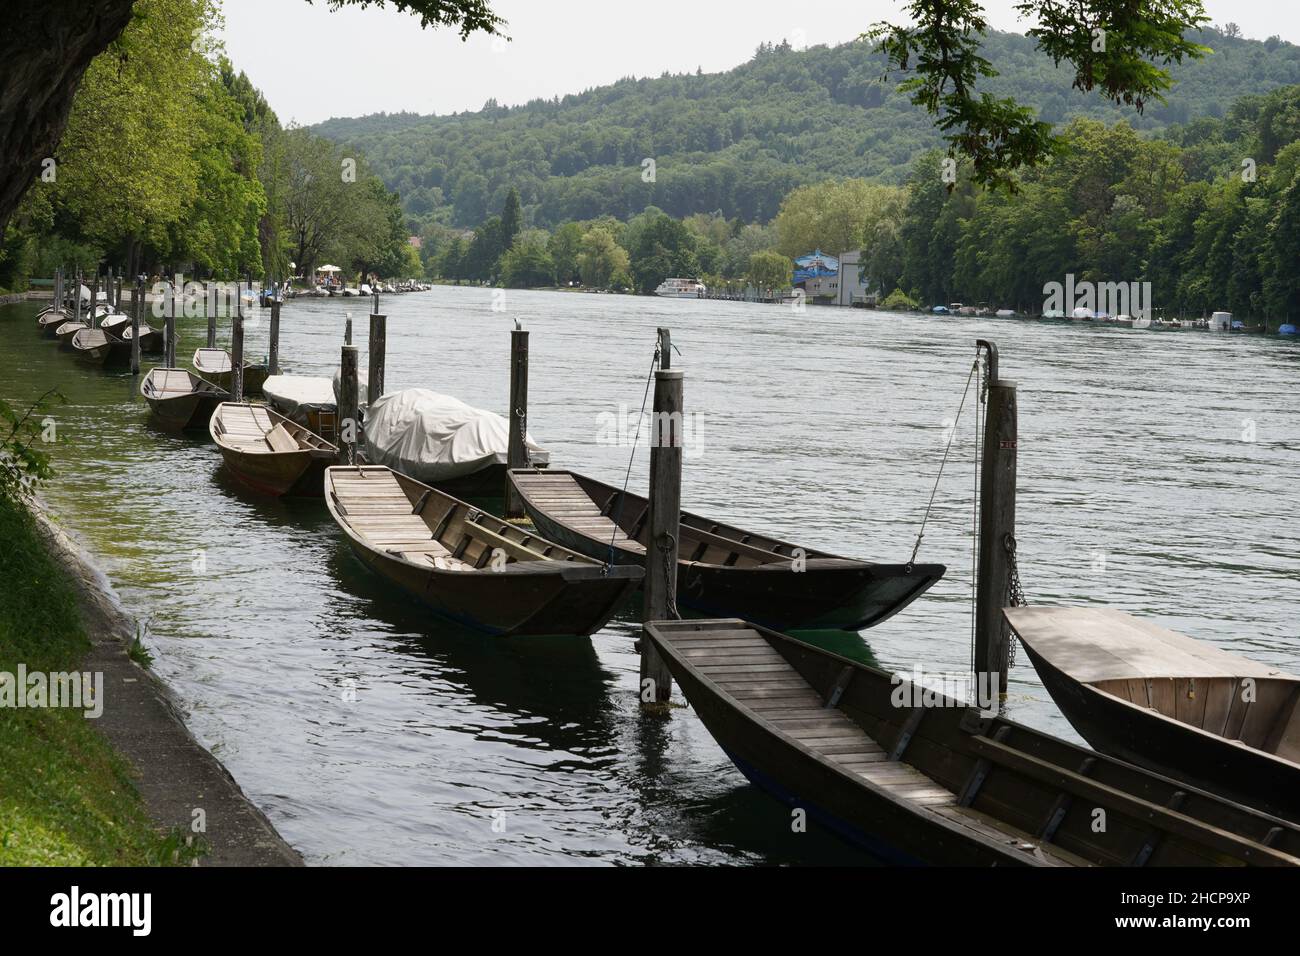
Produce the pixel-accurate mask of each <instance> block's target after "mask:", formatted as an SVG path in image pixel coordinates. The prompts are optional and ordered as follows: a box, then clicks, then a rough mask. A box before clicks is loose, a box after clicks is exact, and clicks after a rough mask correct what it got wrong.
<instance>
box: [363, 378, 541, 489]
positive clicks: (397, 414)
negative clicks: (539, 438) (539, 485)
mask: <svg viewBox="0 0 1300 956" xmlns="http://www.w3.org/2000/svg"><path fill="white" fill-rule="evenodd" d="M526 440H527V444H528V455H529V458H530V459H531V460H532V461H533V462H534V463H535V464H543V463H546V462H548V461H549V460H550V455H549V454H548V453H547V452H546V451H545V450H544V449H542V448H541V447H540V446H539V445H537V444H535V443H534V442H533V440H532V436H531V435H529V436H526ZM509 446H510V423H509V422H508V421H507V420H506V419H505V418H503V417H502V416H500V415H498V414H496V413H495V412H489V411H484V410H483V409H481V408H474V407H473V406H472V405H466V404H465V403H464V402H462V401H461V400H460V399H458V398H453V397H452V396H450V395H442V394H439V393H438V392H433V391H430V390H429V389H427V388H408V389H404V390H403V391H400V392H389V393H388V394H387V395H383V396H381V397H380V398H377V399H375V401H374V403H373V404H372V405H371V406H370V410H369V411H368V412H367V413H366V458H367V459H368V460H369V461H371V462H373V463H375V464H377V465H387V466H388V467H389V468H392V469H393V470H394V471H397V472H400V473H401V474H404V475H407V476H408V477H411V478H414V479H415V480H416V481H424V482H435V481H447V480H448V479H451V478H459V477H460V476H461V475H468V474H472V473H473V472H476V471H478V470H480V469H482V468H487V467H489V466H490V465H494V464H505V462H506V453H507V452H508V450H509Z"/></svg>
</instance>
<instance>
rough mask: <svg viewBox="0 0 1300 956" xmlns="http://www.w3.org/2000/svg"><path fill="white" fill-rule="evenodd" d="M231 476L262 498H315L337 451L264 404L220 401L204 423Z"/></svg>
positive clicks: (318, 494)
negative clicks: (287, 496) (267, 496)
mask: <svg viewBox="0 0 1300 956" xmlns="http://www.w3.org/2000/svg"><path fill="white" fill-rule="evenodd" d="M208 431H209V433H210V434H211V435H212V440H213V441H214V442H216V443H217V447H218V448H219V449H221V457H222V459H224V461H225V463H226V467H227V468H229V469H230V471H231V473H232V474H233V475H234V476H235V477H236V478H238V479H239V480H240V481H241V482H243V483H244V484H245V485H248V486H249V487H250V488H252V489H253V490H255V491H259V492H261V493H262V494H266V495H273V496H275V497H280V496H282V495H292V496H295V497H313V498H318V497H320V495H321V492H322V480H323V478H324V476H325V469H326V468H328V467H329V466H330V465H331V464H333V463H334V462H335V461H337V460H338V449H337V448H336V447H335V446H333V445H331V444H330V443H329V442H327V441H326V440H325V439H323V438H321V437H320V436H319V435H313V434H312V433H311V432H309V431H308V430H307V429H305V428H303V427H302V426H301V425H298V424H296V423H294V422H291V421H289V419H287V418H285V417H284V416H283V415H279V414H277V413H276V412H274V411H272V410H271V409H270V408H267V407H266V406H265V405H254V404H251V403H248V402H238V403H236V402H222V403H221V404H219V405H218V406H217V407H216V409H215V410H214V411H213V413H212V418H211V419H210V420H209V422H208Z"/></svg>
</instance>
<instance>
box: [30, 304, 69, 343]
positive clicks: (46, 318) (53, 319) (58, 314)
mask: <svg viewBox="0 0 1300 956" xmlns="http://www.w3.org/2000/svg"><path fill="white" fill-rule="evenodd" d="M70 318H72V316H71V315H70V314H69V313H68V312H65V311H64V310H63V309H46V310H45V311H44V312H42V313H41V314H40V315H39V316H37V317H36V328H37V331H39V332H40V333H41V336H42V337H43V338H47V339H52V338H54V331H55V329H57V328H58V327H59V326H60V325H62V324H63V323H64V322H67V321H68V320H69V319H70Z"/></svg>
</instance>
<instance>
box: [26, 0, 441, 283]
mask: <svg viewBox="0 0 1300 956" xmlns="http://www.w3.org/2000/svg"><path fill="white" fill-rule="evenodd" d="M219 20H220V15H219V6H218V3H217V2H216V0H138V2H137V3H136V5H135V13H134V17H133V19H132V21H131V24H130V25H129V26H128V27H127V28H126V30H125V32H123V34H122V36H121V37H119V38H118V39H117V40H116V41H115V42H114V43H113V45H112V46H111V47H110V48H109V49H108V50H107V51H106V52H105V53H103V54H101V55H100V56H99V57H97V58H96V59H95V60H94V61H93V62H92V63H91V65H90V68H89V70H87V72H86V75H85V78H84V80H83V81H82V83H81V86H80V88H79V89H78V91H77V94H76V98H75V100H74V102H73V107H72V112H71V115H70V117H69V120H68V125H67V129H66V131H65V132H64V135H63V137H62V140H61V142H60V144H59V148H58V150H57V152H56V154H55V155H54V156H52V157H49V158H48V159H47V160H46V162H45V164H44V167H43V169H42V174H41V176H40V177H39V178H38V179H37V180H36V182H34V183H33V184H32V186H31V187H30V188H29V189H28V191H27V193H26V195H25V196H24V197H23V200H22V203H21V204H20V206H19V208H18V212H17V213H16V214H15V216H14V219H13V221H12V223H11V225H10V228H9V229H8V231H7V232H6V234H5V236H4V240H3V244H2V245H0V288H9V289H22V288H24V287H25V286H26V282H27V279H28V277H29V276H32V275H40V276H49V275H51V274H52V273H53V272H54V270H55V268H56V267H57V266H59V265H63V266H69V267H70V266H74V265H76V266H80V267H81V268H82V269H84V270H85V271H86V272H88V273H93V271H94V270H95V269H96V268H97V267H103V266H109V265H111V266H114V267H115V268H116V269H117V270H118V272H119V273H122V272H126V273H131V272H136V271H145V272H150V273H158V272H164V271H166V272H170V271H172V270H178V271H183V272H185V273H186V274H187V275H190V276H194V277H198V278H205V277H209V276H218V277H223V278H233V277H235V276H240V275H245V274H248V273H252V274H255V275H257V276H259V277H261V276H276V277H281V278H283V277H287V276H289V275H290V274H291V273H292V271H293V270H291V269H290V267H289V263H290V262H293V263H295V264H296V266H297V269H298V270H300V271H301V270H303V269H310V268H311V267H312V266H313V265H316V264H321V263H323V262H324V261H326V260H327V259H332V260H334V261H335V262H336V263H338V264H339V265H341V266H344V267H345V268H347V269H349V270H350V271H352V272H353V273H354V274H355V273H361V272H367V271H373V272H377V273H379V274H380V275H383V276H390V277H398V276H406V275H411V274H414V273H415V272H418V271H419V270H420V269H421V264H420V263H419V261H418V257H414V256H413V254H412V250H411V248H410V246H409V245H408V244H407V237H408V236H409V231H408V229H407V224H406V222H405V218H404V216H403V213H402V210H401V206H400V203H399V201H398V198H397V195H396V194H395V193H394V192H392V191H390V190H389V189H388V188H387V187H385V186H384V184H383V182H382V180H381V179H380V178H379V177H378V176H377V175H375V174H374V173H373V172H372V171H371V170H370V169H369V167H368V166H367V165H366V164H365V162H364V160H363V159H362V158H361V157H360V156H358V155H355V154H353V153H352V152H350V151H348V150H345V149H344V148H342V147H341V146H339V145H337V144H336V143H333V142H332V141H330V140H327V139H325V138H323V137H321V136H319V135H317V134H315V133H312V132H310V131H309V130H306V129H294V128H289V129H286V128H284V127H282V126H281V124H280V122H279V120H278V118H277V117H276V115H275V112H274V111H273V110H272V109H271V108H270V106H269V105H268V104H267V102H266V100H265V99H264V98H263V97H262V95H261V94H260V93H259V92H258V91H257V90H256V89H254V88H253V86H252V84H251V83H250V82H249V81H248V78H247V77H246V76H245V75H244V74H242V73H238V72H236V70H235V68H234V67H233V66H232V65H231V64H230V62H229V61H228V60H227V59H226V58H225V56H224V55H223V53H222V50H221V49H220V47H218V46H216V45H215V44H214V43H213V42H212V40H211V37H212V36H213V35H214V33H215V30H216V27H217V26H218V24H219Z"/></svg>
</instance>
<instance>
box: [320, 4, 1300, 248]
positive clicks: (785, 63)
mask: <svg viewBox="0 0 1300 956" xmlns="http://www.w3.org/2000/svg"><path fill="white" fill-rule="evenodd" d="M864 26H865V24H864ZM1196 38H1197V39H1198V40H1199V42H1202V43H1204V44H1205V45H1207V46H1209V47H1211V48H1212V49H1213V50H1214V53H1213V54H1212V55H1210V56H1207V57H1205V58H1204V59H1202V60H1197V61H1192V62H1188V63H1186V64H1183V65H1181V66H1175V67H1172V68H1171V73H1172V76H1173V78H1174V80H1175V86H1174V90H1173V92H1172V94H1171V95H1170V96H1169V98H1168V103H1166V104H1160V103H1152V104H1151V105H1149V106H1148V107H1147V109H1146V110H1145V112H1144V113H1143V114H1140V115H1135V114H1134V113H1133V112H1132V110H1126V109H1124V108H1122V107H1118V106H1114V105H1112V104H1108V103H1107V102H1105V101H1104V100H1102V99H1101V98H1099V97H1096V96H1090V95H1085V94H1083V93H1079V92H1077V91H1075V90H1073V89H1071V87H1070V74H1069V73H1068V72H1067V71H1066V70H1065V69H1063V68H1062V69H1057V68H1056V67H1054V66H1053V65H1052V63H1051V61H1050V59H1048V58H1047V57H1045V56H1043V55H1042V53H1041V52H1038V51H1036V50H1035V47H1034V43H1033V41H1032V40H1030V39H1028V38H1026V37H1024V36H1020V35H1018V34H1008V33H995V34H992V35H990V36H989V38H988V41H987V44H986V50H985V52H986V55H987V56H988V57H989V59H990V60H992V61H993V62H994V63H995V64H996V66H997V68H998V69H999V70H1000V71H1001V75H1000V76H999V77H997V78H996V79H994V80H992V81H991V82H990V83H989V85H988V88H989V90H990V91H991V92H993V93H995V94H999V95H1008V94H1013V95H1014V96H1015V97H1016V98H1017V99H1018V100H1020V101H1022V102H1024V103H1027V104H1029V105H1031V106H1034V107H1036V108H1037V109H1038V110H1039V113H1040V116H1041V117H1042V118H1043V119H1045V120H1048V121H1050V122H1053V123H1064V122H1067V121H1069V120H1070V119H1072V118H1075V117H1080V116H1083V117H1090V118H1094V119H1098V120H1102V121H1105V122H1108V123H1113V122H1117V121H1119V120H1121V119H1127V120H1129V121H1130V122H1131V123H1132V125H1133V126H1134V127H1135V128H1136V129H1138V130H1139V131H1143V132H1155V131H1157V130H1161V129H1164V128H1166V127H1168V126H1170V125H1175V124H1185V123H1189V122H1192V121H1195V120H1198V119H1203V118H1219V117H1222V116H1225V115H1226V114H1227V112H1228V110H1229V108H1230V106H1231V105H1232V103H1233V102H1234V101H1235V100H1236V99H1238V98H1239V97H1241V96H1243V95H1247V94H1259V93H1265V92H1267V91H1269V90H1271V89H1273V88H1275V87H1278V86H1283V85H1288V84H1294V83H1300V47H1296V46H1294V45H1292V44H1289V43H1284V42H1282V41H1280V40H1278V39H1277V38H1271V39H1269V40H1266V41H1256V40H1247V39H1242V38H1239V37H1229V36H1225V35H1224V34H1222V33H1220V32H1218V31H1216V30H1207V31H1205V32H1204V33H1203V34H1197V35H1196ZM883 69H884V61H883V59H882V58H881V57H880V56H879V55H877V54H873V53H872V52H871V50H870V47H869V46H868V45H867V44H866V43H863V42H854V43H846V44H843V45H840V46H836V47H829V48H828V47H814V48H811V49H809V50H806V51H797V50H793V49H791V48H790V47H789V45H788V44H778V45H770V44H769V45H764V46H763V47H762V48H760V49H759V50H758V52H757V53H756V54H755V56H754V57H753V59H751V60H750V61H749V62H747V63H745V64H743V65H741V66H739V67H737V68H735V69H733V70H729V71H727V72H724V73H717V74H686V75H678V76H669V75H665V76H662V77H658V78H652V79H641V80H634V79H625V80H622V81H620V82H618V83H615V84H613V85H611V86H606V87H601V88H598V89H593V90H589V91H587V92H584V93H581V94H576V95H571V96H565V97H561V98H557V99H553V100H538V101H534V102H531V103H528V104H526V105H524V106H519V107H512V108H508V107H502V106H498V105H497V104H496V103H495V102H493V101H489V102H488V103H487V104H486V105H485V106H484V108H483V109H482V110H480V111H478V112H474V113H462V114H458V115H452V116H441V117H430V116H418V115H415V114H409V113H408V114H378V115H373V116H366V117H361V118H357V119H332V120H328V121H326V122H324V123H321V124H319V125H318V126H316V127H314V129H315V130H316V131H318V132H320V133H321V134H323V135H325V136H327V137H329V138H331V139H334V140H336V141H338V142H341V143H345V144H348V145H350V146H352V147H355V148H357V149H361V150H364V152H365V154H366V155H367V157H368V158H369V160H370V162H371V163H372V164H373V168H374V169H375V171H376V172H377V173H378V174H379V175H380V176H382V177H383V179H384V181H385V183H387V185H388V186H389V187H390V188H392V189H395V190H397V191H398V192H400V193H401V195H402V201H403V207H404V209H405V210H406V212H407V214H408V216H409V217H410V218H411V219H413V220H415V221H416V222H417V223H420V224H423V223H426V222H431V221H432V222H440V223H444V224H451V225H456V226H464V227H474V226H477V225H478V224H479V223H481V222H483V221H484V220H485V219H486V218H487V217H488V216H489V215H490V214H491V213H494V212H497V211H498V210H500V209H501V208H502V207H503V205H504V203H505V199H506V196H507V194H508V193H509V190H510V189H511V188H515V189H517V190H518V192H519V196H520V199H521V202H522V205H523V209H524V219H525V222H526V223H528V224H530V225H537V226H546V227H550V226H555V225H558V224H559V223H562V222H565V221H569V220H587V219H594V218H598V217H601V216H612V217H614V218H616V219H620V220H627V219H629V218H630V217H632V216H634V215H636V214H638V213H640V212H641V211H642V210H643V209H644V208H645V207H646V206H648V205H653V206H656V207H658V208H660V209H662V210H664V211H665V212H666V213H668V214H669V215H671V216H674V217H677V218H681V217H685V216H688V215H691V214H693V213H698V212H714V211H717V212H719V213H720V214H721V215H722V216H724V217H726V218H728V219H740V220H742V221H744V222H765V221H767V220H770V219H771V218H772V217H773V216H775V215H776V213H777V211H778V208H779V205H780V203H781V200H782V199H783V198H784V197H785V195H786V194H787V193H789V192H790V190H791V189H793V188H794V187H796V186H799V185H801V184H804V183H810V182H817V181H820V180H823V179H828V178H833V177H862V178H867V179H873V180H878V181H880V182H885V183H893V184H900V183H902V182H904V180H905V179H906V178H907V175H908V170H909V169H910V167H911V165H912V163H913V162H914V161H915V159H916V158H917V157H918V156H919V155H920V154H922V153H923V152H925V151H926V150H928V149H931V148H933V147H935V146H936V145H938V143H939V141H940V140H939V134H938V133H937V132H936V131H935V129H934V121H933V118H932V117H930V116H928V115H926V114H925V113H924V112H923V111H922V110H921V109H919V108H918V107H916V106H913V105H912V104H911V103H909V102H908V99H907V97H906V96H903V95H900V94H899V93H897V91H896V90H895V89H894V85H895V84H894V81H893V80H890V81H887V82H883V83H882V82H881V75H882V71H883ZM646 159H653V160H654V162H655V169H654V177H653V181H650V182H648V181H646V178H647V177H646V176H645V175H644V173H645V169H644V167H643V162H644V161H645V160H646Z"/></svg>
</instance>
